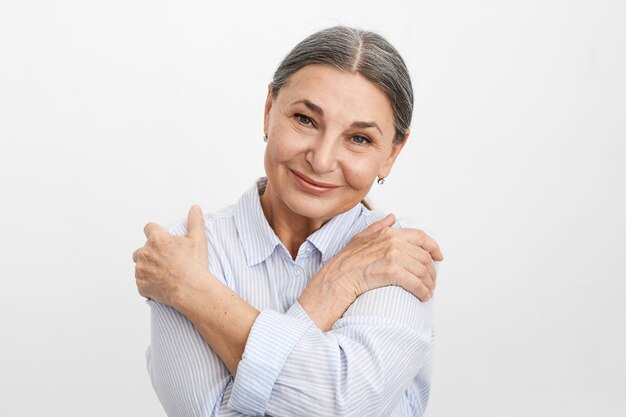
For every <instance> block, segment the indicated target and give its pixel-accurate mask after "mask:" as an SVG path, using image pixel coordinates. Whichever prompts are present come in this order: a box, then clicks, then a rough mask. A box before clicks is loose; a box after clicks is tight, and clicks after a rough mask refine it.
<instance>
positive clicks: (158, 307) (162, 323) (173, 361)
mask: <svg viewBox="0 0 626 417" xmlns="http://www.w3.org/2000/svg"><path fill="white" fill-rule="evenodd" d="M169 232H170V233H171V234H177V235H180V234H185V233H186V225H185V224H181V225H179V226H175V227H173V228H171V229H170V230H169ZM207 233H208V231H207ZM211 241H212V240H211V239H210V238H209V265H210V269H211V272H212V273H213V275H215V276H216V277H218V279H220V280H222V282H224V280H223V278H222V277H223V274H222V273H221V266H220V264H219V260H218V258H217V256H216V254H215V248H214V247H212V245H211V243H210V242H211ZM147 303H148V305H149V306H150V309H151V340H150V346H149V347H148V350H147V352H146V361H147V366H148V373H149V374H150V379H151V382H152V387H153V388H154V391H155V392H156V394H157V397H158V398H159V401H160V402H161V405H162V406H163V408H164V409H165V412H166V413H167V415H168V417H207V416H211V415H213V413H214V411H215V409H216V407H217V406H218V404H220V402H221V400H222V395H223V392H224V388H225V387H226V385H227V384H228V382H229V381H230V380H231V375H230V372H229V371H228V368H227V367H226V365H225V364H224V363H223V362H222V360H221V359H220V357H219V356H218V355H217V354H216V353H215V352H214V351H213V350H212V349H211V348H210V347H209V345H208V344H207V343H206V342H205V341H204V339H203V338H202V336H201V335H200V333H199V332H198V331H197V330H196V328H195V327H194V326H193V324H192V323H191V322H190V321H189V320H188V319H187V318H186V317H185V316H184V315H183V314H181V313H179V312H178V311H177V310H175V309H174V308H172V307H170V306H167V305H164V304H161V303H158V302H155V301H152V300H148V301H147Z"/></svg>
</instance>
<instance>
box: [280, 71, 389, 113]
mask: <svg viewBox="0 0 626 417" xmlns="http://www.w3.org/2000/svg"><path fill="white" fill-rule="evenodd" d="M277 99H278V100H279V101H280V102H281V104H282V105H283V106H291V105H304V106H306V107H309V108H312V107H313V108H319V110H320V112H321V113H324V114H325V115H328V114H329V113H333V112H335V111H340V112H342V113H346V112H347V113H354V114H355V115H359V116H360V117H367V118H372V117H375V118H376V119H378V120H380V121H381V122H382V121H383V120H384V119H389V122H390V123H391V124H393V110H392V107H391V103H390V101H389V99H388V98H387V96H386V95H385V93H384V92H383V91H382V90H381V89H380V88H379V87H378V86H377V85H375V84H374V83H372V82H371V81H369V80H368V79H367V78H365V77H363V76H362V75H361V74H359V73H351V72H346V71H340V70H338V69H335V68H333V67H330V66H326V65H319V64H313V65H307V66H305V67H303V68H301V69H300V70H298V71H296V72H295V73H294V74H293V75H292V76H291V77H290V78H289V80H288V81H287V83H285V84H284V85H283V86H282V88H281V89H280V91H279V93H278V97H277Z"/></svg>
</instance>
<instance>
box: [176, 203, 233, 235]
mask: <svg viewBox="0 0 626 417" xmlns="http://www.w3.org/2000/svg"><path fill="white" fill-rule="evenodd" d="M234 208H235V205H234V204H233V205H230V206H227V207H224V208H222V209H220V210H218V211H215V212H213V213H205V212H204V210H203V217H204V228H205V231H206V233H207V234H215V232H220V231H224V230H227V229H229V228H233V227H234V226H235V222H234ZM167 231H168V233H169V234H171V235H179V236H180V235H186V234H187V219H186V218H182V219H179V220H177V221H175V222H173V223H171V224H170V225H169V226H168V227H167ZM218 234H219V233H218Z"/></svg>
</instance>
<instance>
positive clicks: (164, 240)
mask: <svg viewBox="0 0 626 417" xmlns="http://www.w3.org/2000/svg"><path fill="white" fill-rule="evenodd" d="M144 233H145V235H146V239H147V241H146V244H145V245H144V246H142V247H141V248H139V249H137V250H136V251H135V252H134V253H133V261H134V262H135V264H136V265H135V279H136V282H137V289H138V290H139V293H140V294H141V295H143V296H144V297H147V298H149V299H153V300H155V301H158V302H160V303H163V304H167V305H170V306H172V307H176V304H177V302H178V301H180V300H181V298H182V295H181V292H182V290H185V289H189V288H194V289H202V287H203V286H204V284H206V281H207V279H211V277H210V273H209V270H208V248H207V238H206V234H205V231H204V217H203V216H202V210H201V209H200V207H198V206H193V207H191V209H190V210H189V215H188V221H187V235H186V236H172V235H170V234H169V233H167V231H165V230H164V229H163V228H162V227H161V226H159V225H158V224H155V223H148V224H147V225H146V227H145V228H144Z"/></svg>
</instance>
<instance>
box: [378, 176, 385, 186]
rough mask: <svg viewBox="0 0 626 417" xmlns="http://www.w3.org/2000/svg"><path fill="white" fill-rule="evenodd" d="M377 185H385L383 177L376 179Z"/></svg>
mask: <svg viewBox="0 0 626 417" xmlns="http://www.w3.org/2000/svg"><path fill="white" fill-rule="evenodd" d="M376 182H377V183H378V185H383V184H384V183H385V177H378V181H376Z"/></svg>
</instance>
